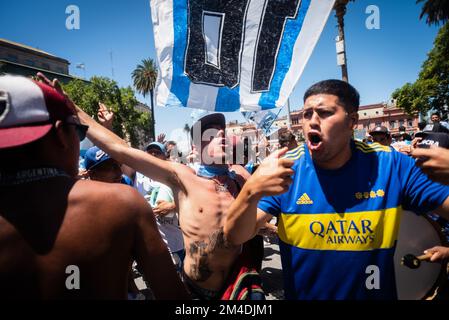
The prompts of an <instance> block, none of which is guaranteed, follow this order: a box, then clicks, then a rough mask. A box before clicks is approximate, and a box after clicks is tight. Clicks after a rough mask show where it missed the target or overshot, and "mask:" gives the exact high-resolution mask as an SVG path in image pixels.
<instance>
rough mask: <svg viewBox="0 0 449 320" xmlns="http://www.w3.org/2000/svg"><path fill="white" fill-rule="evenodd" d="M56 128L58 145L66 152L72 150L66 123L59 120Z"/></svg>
mask: <svg viewBox="0 0 449 320" xmlns="http://www.w3.org/2000/svg"><path fill="white" fill-rule="evenodd" d="M54 127H55V129H54V130H55V140H56V143H57V145H58V146H59V147H61V148H62V149H64V150H67V149H69V148H71V145H70V137H69V132H68V128H67V126H64V123H63V122H62V121H61V120H57V121H56V123H55V125H54Z"/></svg>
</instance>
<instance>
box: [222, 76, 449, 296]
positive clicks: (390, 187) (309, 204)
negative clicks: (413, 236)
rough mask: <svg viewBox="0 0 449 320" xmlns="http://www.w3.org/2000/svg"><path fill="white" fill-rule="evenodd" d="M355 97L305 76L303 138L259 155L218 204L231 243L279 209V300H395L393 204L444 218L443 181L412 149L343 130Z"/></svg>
mask: <svg viewBox="0 0 449 320" xmlns="http://www.w3.org/2000/svg"><path fill="white" fill-rule="evenodd" d="M359 100H360V98H359V94H358V92H357V91H356V90H355V89H354V88H353V87H352V86H351V85H349V84H347V83H345V82H342V81H339V80H326V81H322V82H320V83H317V84H315V85H313V86H312V87H311V88H310V89H309V90H308V91H307V92H306V93H305V96H304V111H303V129H304V135H305V137H306V139H307V142H306V144H304V145H301V146H299V147H298V148H297V149H295V150H292V151H289V152H287V153H286V149H283V150H279V151H277V152H276V153H274V154H272V155H271V156H270V157H268V158H267V159H266V160H265V161H264V162H263V163H262V164H261V166H260V167H259V170H257V171H256V173H255V174H254V175H253V176H252V177H251V178H250V179H249V180H248V181H247V183H246V184H245V186H244V187H243V189H242V191H241V192H240V195H239V197H238V198H237V199H236V201H235V202H233V204H232V205H231V207H230V209H229V211H228V214H227V221H226V224H225V227H224V232H225V236H226V237H227V240H228V241H229V242H231V243H233V244H238V243H243V242H244V241H246V240H247V239H249V238H251V237H252V236H253V235H254V234H255V233H256V232H257V230H258V228H259V226H261V225H262V224H263V223H264V222H265V221H267V220H269V219H270V218H271V217H272V216H278V217H279V226H278V233H279V238H280V250H281V259H282V267H283V275H284V289H285V297H286V298H287V299H308V300H310V299H396V298H397V294H396V287H395V272H394V263H393V255H394V251H395V246H396V240H397V237H398V229H399V223H400V219H401V213H402V209H406V210H412V211H414V212H416V213H417V214H423V213H425V212H428V211H434V212H436V213H438V214H440V215H442V216H443V217H449V187H447V186H443V185H441V184H438V183H434V182H432V181H431V180H429V179H428V177H427V176H426V175H425V174H424V173H423V172H422V171H421V169H419V168H418V167H416V166H415V161H414V160H413V159H412V158H409V157H407V156H405V155H403V154H401V153H399V152H396V151H394V150H392V149H391V148H389V147H385V146H382V145H380V144H377V143H374V144H371V145H367V144H364V143H361V142H358V141H354V140H353V139H352V136H353V129H354V127H355V125H356V124H357V121H358V114H357V111H358V108H359ZM374 274H376V275H375V276H376V277H377V278H378V281H377V282H376V281H374V282H373V281H371V279H370V277H372V276H373V275H374Z"/></svg>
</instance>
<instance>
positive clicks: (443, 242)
mask: <svg viewBox="0 0 449 320" xmlns="http://www.w3.org/2000/svg"><path fill="white" fill-rule="evenodd" d="M421 216H422V217H423V218H425V219H426V220H427V221H428V222H429V223H430V224H431V225H432V227H433V228H434V229H435V230H437V231H438V232H437V234H438V237H439V238H440V241H441V246H443V247H447V246H449V242H448V240H447V239H446V237H445V236H444V233H443V232H442V231H441V226H440V225H439V224H438V222H436V221H435V220H433V219H432V218H430V217H429V216H428V215H427V214H423V215H421ZM447 263H448V261H447V259H445V260H443V262H442V263H441V268H440V274H439V275H438V278H437V281H435V283H434V284H433V286H432V287H431V288H430V289H429V291H428V292H427V293H426V294H425V295H424V297H422V298H421V300H427V299H429V298H431V297H433V296H434V295H435V294H437V293H436V290H437V288H439V287H440V286H441V285H443V284H445V283H446V282H447V281H448V279H447V274H448V271H447V269H448V267H447Z"/></svg>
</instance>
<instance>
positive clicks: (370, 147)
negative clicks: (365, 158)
mask: <svg viewBox="0 0 449 320" xmlns="http://www.w3.org/2000/svg"><path fill="white" fill-rule="evenodd" d="M355 146H356V148H357V149H358V150H360V151H362V152H364V153H370V152H391V148H390V147H387V146H383V145H381V144H378V143H373V144H366V143H363V142H360V141H355Z"/></svg>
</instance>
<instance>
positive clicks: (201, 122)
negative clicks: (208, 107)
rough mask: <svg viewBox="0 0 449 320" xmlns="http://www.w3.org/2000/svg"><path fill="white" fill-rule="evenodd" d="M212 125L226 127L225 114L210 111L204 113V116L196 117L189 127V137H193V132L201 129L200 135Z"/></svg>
mask: <svg viewBox="0 0 449 320" xmlns="http://www.w3.org/2000/svg"><path fill="white" fill-rule="evenodd" d="M212 125H219V126H220V127H221V128H223V129H224V128H226V120H225V116H224V115H223V114H221V113H212V114H208V115H205V116H204V117H202V118H200V119H198V120H197V121H196V122H195V123H194V124H193V126H192V128H191V129H190V137H191V138H192V139H193V132H194V131H196V130H198V131H199V130H200V129H201V131H200V132H201V136H202V135H203V132H204V131H206V130H207V129H208V128H209V127H210V126H212Z"/></svg>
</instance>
